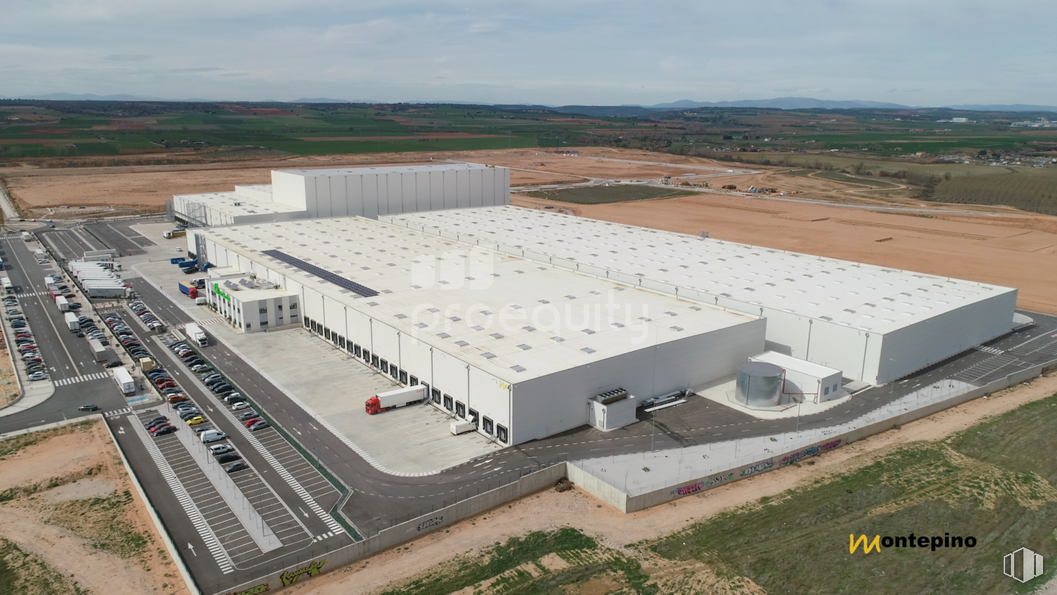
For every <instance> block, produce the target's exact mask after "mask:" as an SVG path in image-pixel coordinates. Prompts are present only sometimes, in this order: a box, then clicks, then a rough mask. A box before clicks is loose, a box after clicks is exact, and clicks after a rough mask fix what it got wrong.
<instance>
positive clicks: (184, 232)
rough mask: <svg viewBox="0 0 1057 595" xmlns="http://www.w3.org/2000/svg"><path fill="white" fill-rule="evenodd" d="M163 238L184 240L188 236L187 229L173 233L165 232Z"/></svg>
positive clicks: (173, 231) (175, 230)
mask: <svg viewBox="0 0 1057 595" xmlns="http://www.w3.org/2000/svg"><path fill="white" fill-rule="evenodd" d="M161 235H162V237H164V238H182V237H184V236H185V235H187V230H186V229H174V230H172V231H166V232H163V233H162V234H161Z"/></svg>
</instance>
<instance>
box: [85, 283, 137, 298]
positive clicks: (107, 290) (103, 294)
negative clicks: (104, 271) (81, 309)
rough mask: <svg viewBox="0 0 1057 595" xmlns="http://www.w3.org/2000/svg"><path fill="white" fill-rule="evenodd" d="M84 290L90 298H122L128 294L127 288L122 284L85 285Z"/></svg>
mask: <svg viewBox="0 0 1057 595" xmlns="http://www.w3.org/2000/svg"><path fill="white" fill-rule="evenodd" d="M84 290H85V293H86V294H87V295H88V297H90V298H110V297H118V298H122V297H127V296H128V288H127V287H125V286H124V285H85V288H84Z"/></svg>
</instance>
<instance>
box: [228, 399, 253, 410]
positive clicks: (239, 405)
mask: <svg viewBox="0 0 1057 595" xmlns="http://www.w3.org/2000/svg"><path fill="white" fill-rule="evenodd" d="M229 402H230V401H229ZM249 406H250V404H249V403H247V402H246V401H239V402H237V403H235V404H234V405H232V406H231V410H232V411H238V410H240V409H246V408H247V407H249Z"/></svg>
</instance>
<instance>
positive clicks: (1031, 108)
mask: <svg viewBox="0 0 1057 595" xmlns="http://www.w3.org/2000/svg"><path fill="white" fill-rule="evenodd" d="M947 107H949V108H951V109H960V110H965V111H970V112H1057V107H1054V106H1052V105H1025V104H1023V103H1014V104H1011V105H1002V104H997V105H975V104H971V105H948V106H947Z"/></svg>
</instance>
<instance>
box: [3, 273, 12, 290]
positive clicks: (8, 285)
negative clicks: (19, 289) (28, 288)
mask: <svg viewBox="0 0 1057 595" xmlns="http://www.w3.org/2000/svg"><path fill="white" fill-rule="evenodd" d="M3 284H4V293H15V286H14V285H13V284H12V283H11V279H8V278H7V277H4V280H3Z"/></svg>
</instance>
